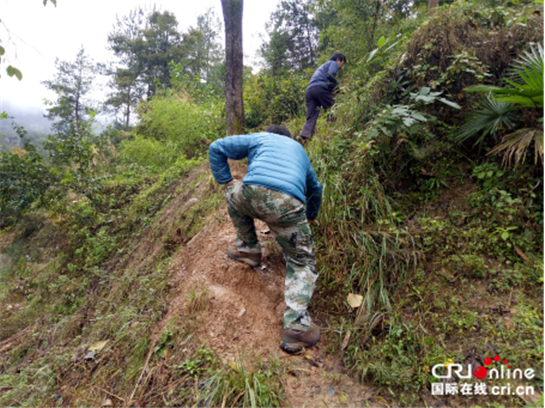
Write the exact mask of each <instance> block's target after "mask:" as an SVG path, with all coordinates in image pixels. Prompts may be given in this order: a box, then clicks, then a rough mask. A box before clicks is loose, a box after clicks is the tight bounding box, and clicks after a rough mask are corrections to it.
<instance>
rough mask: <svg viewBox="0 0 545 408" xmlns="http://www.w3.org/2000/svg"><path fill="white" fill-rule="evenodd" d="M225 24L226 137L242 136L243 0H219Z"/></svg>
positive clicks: (243, 125) (244, 124) (243, 126)
mask: <svg viewBox="0 0 545 408" xmlns="http://www.w3.org/2000/svg"><path fill="white" fill-rule="evenodd" d="M221 6H222V8H223V21H224V23H225V112H226V117H227V136H230V135H242V134H244V131H245V128H246V123H245V119H244V102H243V100H242V69H243V64H242V58H243V55H242V9H243V0H221Z"/></svg>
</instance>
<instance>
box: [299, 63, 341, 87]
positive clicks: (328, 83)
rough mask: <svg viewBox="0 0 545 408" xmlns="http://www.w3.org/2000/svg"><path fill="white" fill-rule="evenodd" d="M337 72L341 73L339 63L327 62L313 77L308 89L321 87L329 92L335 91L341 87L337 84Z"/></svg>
mask: <svg viewBox="0 0 545 408" xmlns="http://www.w3.org/2000/svg"><path fill="white" fill-rule="evenodd" d="M337 72H339V64H337V61H327V62H326V63H324V64H322V65H320V68H318V69H317V70H316V72H315V73H314V75H312V78H311V79H310V82H309V83H308V87H307V89H309V88H312V87H313V86H321V87H322V88H325V89H327V90H328V91H329V92H333V90H334V89H335V88H336V87H337V86H339V82H337V78H336V76H337Z"/></svg>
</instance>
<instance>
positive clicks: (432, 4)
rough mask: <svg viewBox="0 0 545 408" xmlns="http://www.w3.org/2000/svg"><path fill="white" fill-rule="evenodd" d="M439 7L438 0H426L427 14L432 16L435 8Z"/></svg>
mask: <svg viewBox="0 0 545 408" xmlns="http://www.w3.org/2000/svg"><path fill="white" fill-rule="evenodd" d="M436 7H439V0H428V16H432V15H433V13H435V10H434V9H435V8H436Z"/></svg>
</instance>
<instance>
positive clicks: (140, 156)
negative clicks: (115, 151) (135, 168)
mask: <svg viewBox="0 0 545 408" xmlns="http://www.w3.org/2000/svg"><path fill="white" fill-rule="evenodd" d="M181 157H183V153H182V150H181V149H180V148H179V147H178V146H177V145H176V144H175V143H172V142H171V141H167V142H163V141H159V140H156V139H152V138H147V137H144V136H142V135H136V137H135V138H134V139H133V140H125V141H123V142H122V143H121V160H122V161H123V163H125V164H128V165H130V164H134V163H135V164H138V165H140V166H143V167H148V168H149V170H150V171H151V172H152V173H154V172H160V171H162V170H164V169H166V168H168V167H170V166H172V165H173V164H174V163H175V162H176V160H177V159H179V158H181Z"/></svg>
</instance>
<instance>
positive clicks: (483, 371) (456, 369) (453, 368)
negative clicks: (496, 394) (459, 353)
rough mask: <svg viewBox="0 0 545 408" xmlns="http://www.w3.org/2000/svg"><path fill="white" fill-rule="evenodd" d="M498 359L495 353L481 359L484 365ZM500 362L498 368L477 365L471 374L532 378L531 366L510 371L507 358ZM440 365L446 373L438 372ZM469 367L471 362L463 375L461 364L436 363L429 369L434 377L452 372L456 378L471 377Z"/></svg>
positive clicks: (495, 377) (494, 377)
mask: <svg viewBox="0 0 545 408" xmlns="http://www.w3.org/2000/svg"><path fill="white" fill-rule="evenodd" d="M500 361H501V358H500V356H498V355H496V356H495V357H494V359H492V358H490V357H486V358H485V359H484V360H483V363H484V365H485V366H490V365H492V364H493V363H494V362H496V363H499V362H500ZM501 362H502V365H501V366H500V369H499V370H498V369H497V368H486V367H483V366H478V367H477V368H476V369H475V370H474V371H473V375H474V376H475V377H477V378H479V379H481V380H482V379H484V378H486V376H488V377H489V378H490V379H498V378H501V379H511V378H512V379H516V378H517V377H518V378H519V379H521V380H522V379H523V378H526V379H528V380H530V379H532V378H534V375H535V373H534V369H533V368H527V369H526V370H524V372H523V371H522V370H521V369H520V368H516V369H514V370H513V371H511V366H510V365H508V361H507V359H504V360H503V361H501ZM506 366H507V369H506ZM440 367H446V368H447V373H446V374H438V373H437V370H438V369H439V368H440ZM471 369H472V367H471V364H468V366H467V374H466V375H464V374H463V370H464V368H463V367H462V365H461V364H436V365H434V366H433V368H432V370H431V373H432V374H433V376H434V377H436V378H451V377H452V374H453V373H454V374H456V376H457V377H458V378H471V377H472V375H471V374H472V373H471Z"/></svg>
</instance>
